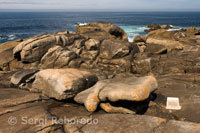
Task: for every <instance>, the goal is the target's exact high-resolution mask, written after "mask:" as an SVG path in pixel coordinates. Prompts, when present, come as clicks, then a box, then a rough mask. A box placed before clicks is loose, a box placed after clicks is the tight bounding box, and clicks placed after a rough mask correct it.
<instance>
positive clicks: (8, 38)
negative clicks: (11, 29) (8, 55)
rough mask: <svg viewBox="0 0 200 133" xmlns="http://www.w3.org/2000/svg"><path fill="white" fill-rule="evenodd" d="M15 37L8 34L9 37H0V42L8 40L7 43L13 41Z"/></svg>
mask: <svg viewBox="0 0 200 133" xmlns="http://www.w3.org/2000/svg"><path fill="white" fill-rule="evenodd" d="M16 38H17V36H16V35H14V34H10V35H0V40H8V41H12V40H14V39H16Z"/></svg>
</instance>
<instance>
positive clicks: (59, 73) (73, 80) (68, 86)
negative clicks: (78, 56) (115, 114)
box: [31, 68, 98, 100]
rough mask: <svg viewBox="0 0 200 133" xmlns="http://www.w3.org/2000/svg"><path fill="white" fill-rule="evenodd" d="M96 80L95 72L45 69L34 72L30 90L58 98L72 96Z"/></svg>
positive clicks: (63, 98) (62, 98)
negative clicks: (34, 75)
mask: <svg viewBox="0 0 200 133" xmlns="http://www.w3.org/2000/svg"><path fill="white" fill-rule="evenodd" d="M97 81H98V78H97V77H96V75H95V74H92V73H90V72H87V71H82V70H78V69H69V68H68V69H45V70H41V71H39V72H38V73H36V77H35V81H34V82H33V85H32V88H31V89H32V90H35V91H39V92H41V93H42V94H44V95H46V96H48V97H51V98H55V99H58V100H65V99H69V98H73V97H74V96H75V95H76V94H77V93H79V92H81V91H83V90H85V89H87V88H89V87H91V86H92V85H94V84H95V83H96V82H97Z"/></svg>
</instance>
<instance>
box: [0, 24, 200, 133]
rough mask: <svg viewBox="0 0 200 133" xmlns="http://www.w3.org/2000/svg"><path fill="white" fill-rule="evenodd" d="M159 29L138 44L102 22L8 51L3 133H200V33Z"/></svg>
mask: <svg viewBox="0 0 200 133" xmlns="http://www.w3.org/2000/svg"><path fill="white" fill-rule="evenodd" d="M152 27H153V28H154V31H152V32H149V33H148V34H147V35H146V36H138V37H136V38H135V39H134V41H133V43H129V42H128V41H127V36H126V34H125V32H124V31H123V30H122V29H121V28H119V27H117V26H115V25H113V24H110V23H102V22H95V23H91V24H88V25H85V26H78V27H77V32H76V33H75V32H69V31H60V32H57V33H55V34H43V35H38V36H34V37H31V38H28V39H24V40H16V41H12V42H7V43H4V44H1V45H0V95H1V98H0V132H58V133H63V132H97V131H102V132H108V131H109V132H115V131H119V132H126V131H127V132H132V131H136V132H149V131H150V132H158V133H159V132H183V131H184V132H200V129H199V127H200V126H199V124H198V123H200V118H199V117H197V116H199V115H200V114H199V110H200V108H199V107H200V106H199V105H200V104H199V103H200V90H199V88H200V87H199V86H200V84H199V81H200V59H199V56H200V45H199V44H200V32H199V31H200V30H199V28H194V27H191V28H188V29H186V30H185V29H182V30H176V31H175V30H168V28H170V26H169V25H163V26H162V25H160V26H159V25H154V26H152ZM157 28H159V29H157ZM58 68H59V69H58ZM73 68H76V69H73ZM86 70H87V71H86ZM152 73H153V74H152ZM147 75H154V76H147ZM97 77H98V78H97ZM30 91H31V92H30ZM168 97H177V98H179V100H180V106H181V110H167V109H166V101H167V98H168ZM77 103H80V104H77ZM81 104H84V105H85V107H84V106H82V105H81ZM33 110H34V111H33ZM90 111H91V112H90ZM108 113H109V114H108ZM112 113H115V114H112ZM123 113H126V114H123ZM133 114H134V115H133ZM137 114H141V115H137ZM13 116H14V117H16V120H17V123H14V125H12V124H13V123H11V124H10V123H9V120H10V118H13ZM24 117H25V118H26V119H27V120H29V119H34V120H35V119H37V120H40V119H43V120H45V122H44V123H41V122H40V121H35V122H34V123H31V124H21V123H22V118H24ZM52 118H53V119H54V120H53V121H52V120H51V119H52ZM66 118H67V120H70V122H74V121H75V123H73V124H71V123H70V122H68V121H67V122H68V123H62V119H66ZM82 120H84V123H80V121H81V122H82ZM7 121H8V122H7ZM96 121H98V123H95V124H91V122H96ZM11 122H12V121H11ZM23 122H24V121H23ZM192 122H195V123H192ZM147 129H148V130H147Z"/></svg>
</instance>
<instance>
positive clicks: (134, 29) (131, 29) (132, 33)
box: [120, 25, 148, 42]
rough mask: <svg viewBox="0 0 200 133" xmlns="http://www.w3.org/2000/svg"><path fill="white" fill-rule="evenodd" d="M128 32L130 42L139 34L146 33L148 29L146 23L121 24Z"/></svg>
mask: <svg viewBox="0 0 200 133" xmlns="http://www.w3.org/2000/svg"><path fill="white" fill-rule="evenodd" d="M120 27H121V28H122V29H124V31H125V32H126V33H127V36H128V39H129V42H133V39H134V38H135V37H136V36H138V35H145V34H146V32H144V30H146V29H148V27H147V26H145V25H136V26H132V25H129V26H120Z"/></svg>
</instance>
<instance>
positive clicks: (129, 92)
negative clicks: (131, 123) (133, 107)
mask: <svg viewBox="0 0 200 133" xmlns="http://www.w3.org/2000/svg"><path fill="white" fill-rule="evenodd" d="M156 88H157V81H156V79H155V78H154V77H153V76H147V77H141V78H137V77H129V78H123V79H121V78H119V79H118V78H116V79H112V80H102V81H99V82H98V83H97V84H96V85H95V86H93V87H92V88H90V89H87V90H85V91H83V92H81V93H79V94H78V95H77V96H76V97H75V98H74V100H75V101H76V102H78V103H80V104H84V105H85V107H86V109H87V110H88V111H90V112H94V111H95V110H96V108H97V106H98V104H99V103H100V107H101V108H102V109H103V110H105V111H106V112H112V113H116V112H122V113H133V112H132V111H130V110H128V109H124V108H122V107H121V108H119V107H118V108H117V107H112V105H110V104H104V103H102V102H106V101H110V102H117V101H120V100H127V101H143V100H145V99H147V98H148V97H149V95H150V93H151V92H152V91H154V90H155V89H156Z"/></svg>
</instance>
